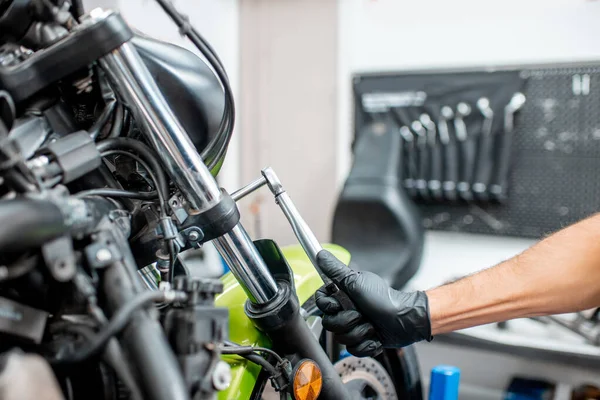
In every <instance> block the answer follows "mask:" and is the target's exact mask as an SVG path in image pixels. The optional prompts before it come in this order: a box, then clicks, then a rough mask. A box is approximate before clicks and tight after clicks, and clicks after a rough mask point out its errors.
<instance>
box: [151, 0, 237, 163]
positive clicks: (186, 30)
mask: <svg viewBox="0 0 600 400" xmlns="http://www.w3.org/2000/svg"><path fill="white" fill-rule="evenodd" d="M156 1H157V2H158V4H159V5H160V6H161V8H162V9H163V10H164V11H165V12H166V13H167V14H168V15H169V17H171V19H172V20H173V22H174V23H175V24H176V25H177V27H178V28H179V29H180V31H181V32H182V33H183V34H185V35H186V36H187V38H188V39H190V41H191V42H192V43H193V44H194V45H195V46H196V47H197V48H198V50H199V51H200V53H202V55H203V56H204V57H205V58H206V60H207V61H208V62H209V64H210V65H211V67H212V68H213V70H214V72H215V73H216V75H217V77H218V78H219V80H220V81H221V85H222V86H223V94H224V95H225V107H224V110H223V118H222V119H221V123H220V124H219V130H218V133H217V139H220V140H213V141H211V142H210V143H209V144H208V146H207V147H206V148H205V149H204V150H203V151H202V156H203V158H204V159H205V162H206V164H207V166H208V169H209V170H210V169H213V168H214V167H215V166H216V165H217V163H218V162H219V161H220V159H221V158H222V157H223V156H224V154H225V151H226V150H227V145H228V144H229V141H230V140H231V135H232V133H233V127H234V124H235V102H234V99H233V93H232V91H231V87H230V85H229V78H228V77H227V73H226V72H225V68H224V67H223V64H222V63H221V60H220V59H219V57H218V56H217V54H216V52H215V50H214V49H213V48H212V47H211V46H210V44H208V42H207V41H206V40H205V39H204V38H203V37H202V36H201V35H200V34H199V33H198V32H197V31H196V30H195V29H194V27H193V26H191V25H190V23H189V21H188V20H187V18H186V17H184V16H183V15H182V14H181V13H179V12H178V11H177V9H176V8H175V7H174V6H173V5H172V4H171V2H170V1H168V0H156ZM211 154H212V157H211Z"/></svg>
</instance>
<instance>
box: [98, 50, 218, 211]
mask: <svg viewBox="0 0 600 400" xmlns="http://www.w3.org/2000/svg"><path fill="white" fill-rule="evenodd" d="M100 65H101V66H102V68H103V69H104V71H105V72H106V73H107V75H108V77H109V78H110V80H111V81H112V82H113V83H114V84H115V87H116V88H117V90H118V91H119V93H120V95H121V97H122V99H123V101H124V102H125V103H126V105H127V107H128V108H129V109H130V110H131V112H132V113H133V115H134V117H135V120H136V122H138V123H140V124H142V125H143V128H144V131H145V133H146V136H147V137H148V139H150V141H151V142H152V145H153V146H154V148H155V149H156V150H157V153H158V155H159V157H160V158H161V160H162V163H163V165H164V166H165V167H166V169H167V171H168V172H169V175H170V176H171V178H172V179H173V180H174V181H175V183H176V184H177V186H178V187H179V189H180V190H181V191H182V193H183V195H184V196H185V198H186V200H187V201H188V202H189V203H190V205H191V206H192V207H194V208H195V209H196V210H198V211H204V210H207V209H209V208H211V207H213V206H214V205H215V204H217V203H218V202H219V199H220V198H221V192H220V190H219V187H218V185H217V182H216V181H215V179H214V178H213V177H212V175H211V173H210V171H209V170H208V168H207V167H206V165H204V162H203V161H202V158H201V157H200V154H198V151H197V150H196V148H195V147H194V145H193V143H192V141H191V140H190V138H189V137H188V135H187V133H186V132H185V130H184V129H183V127H182V126H181V124H180V123H179V121H178V120H177V118H176V117H175V115H173V112H172V111H171V108H170V107H169V105H168V104H167V102H166V100H165V98H164V97H163V95H162V93H161V92H160V89H159V88H158V86H157V85H156V82H155V81H154V79H153V78H152V75H151V74H150V71H148V68H147V67H146V65H145V64H144V62H143V61H142V59H141V58H140V56H139V54H138V52H137V50H136V49H135V48H134V47H133V45H132V44H131V43H125V44H123V45H122V46H121V47H119V48H118V49H116V50H113V51H112V52H111V53H109V54H107V55H106V56H104V57H103V58H102V59H101V60H100Z"/></svg>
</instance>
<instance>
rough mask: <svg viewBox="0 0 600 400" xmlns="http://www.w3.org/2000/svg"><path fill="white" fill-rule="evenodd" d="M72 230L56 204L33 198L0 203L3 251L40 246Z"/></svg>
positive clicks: (0, 238) (0, 239) (1, 248)
mask: <svg viewBox="0 0 600 400" xmlns="http://www.w3.org/2000/svg"><path fill="white" fill-rule="evenodd" d="M68 231H69V227H68V226H67V225H66V224H65V220H64V217H63V213H62V212H61V210H60V209H59V208H58V207H57V206H56V205H55V204H54V203H51V202H49V201H42V200H30V199H18V200H5V201H2V202H1V203H0V253H2V252H18V251H22V250H25V249H28V248H33V247H38V246H41V245H42V244H44V243H46V242H47V241H49V240H52V239H55V238H57V237H59V236H62V235H64V234H65V233H67V232H68Z"/></svg>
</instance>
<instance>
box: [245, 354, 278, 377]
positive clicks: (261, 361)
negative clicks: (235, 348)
mask: <svg viewBox="0 0 600 400" xmlns="http://www.w3.org/2000/svg"><path fill="white" fill-rule="evenodd" d="M238 355H239V356H240V357H243V358H245V359H246V360H248V361H252V362H253V363H254V364H257V365H260V366H261V367H263V368H264V369H265V371H267V372H268V373H269V375H271V376H278V375H279V371H277V368H275V367H274V366H273V364H271V363H270V362H268V361H267V360H266V359H265V358H263V357H261V356H259V355H258V354H256V353H247V354H246V353H244V354H238Z"/></svg>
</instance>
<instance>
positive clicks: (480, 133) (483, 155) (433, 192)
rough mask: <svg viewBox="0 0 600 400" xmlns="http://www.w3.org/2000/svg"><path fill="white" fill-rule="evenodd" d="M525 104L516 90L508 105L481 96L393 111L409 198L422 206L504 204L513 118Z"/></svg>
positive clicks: (521, 95) (404, 182) (404, 180)
mask: <svg viewBox="0 0 600 400" xmlns="http://www.w3.org/2000/svg"><path fill="white" fill-rule="evenodd" d="M525 100H526V98H525V95H524V94H523V93H521V92H515V93H513V95H512V96H511V97H510V99H509V101H508V102H507V103H506V104H492V103H491V102H490V99H489V98H488V97H479V98H478V99H477V100H476V101H475V102H473V103H470V102H468V101H459V102H458V103H456V104H444V105H442V106H441V107H439V109H433V108H432V107H431V106H430V107H416V108H414V109H410V108H404V107H396V108H392V107H391V108H390V109H389V110H388V112H389V113H391V115H392V118H393V119H394V120H395V122H396V124H397V125H398V131H397V134H399V135H400V136H401V137H402V151H403V156H404V157H403V159H404V163H403V165H402V167H401V171H400V176H401V178H402V180H403V185H404V188H405V189H406V191H407V192H408V193H409V195H410V196H411V197H412V198H413V199H416V200H419V201H422V202H457V201H462V202H490V201H491V202H503V201H504V200H506V196H507V193H508V173H509V167H510V147H511V137H512V133H513V129H514V118H515V114H516V113H517V112H518V111H519V110H520V109H521V107H522V106H523V105H524V104H525ZM467 120H469V121H471V122H472V123H469V124H467V123H466V121H467ZM498 120H499V121H498Z"/></svg>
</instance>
